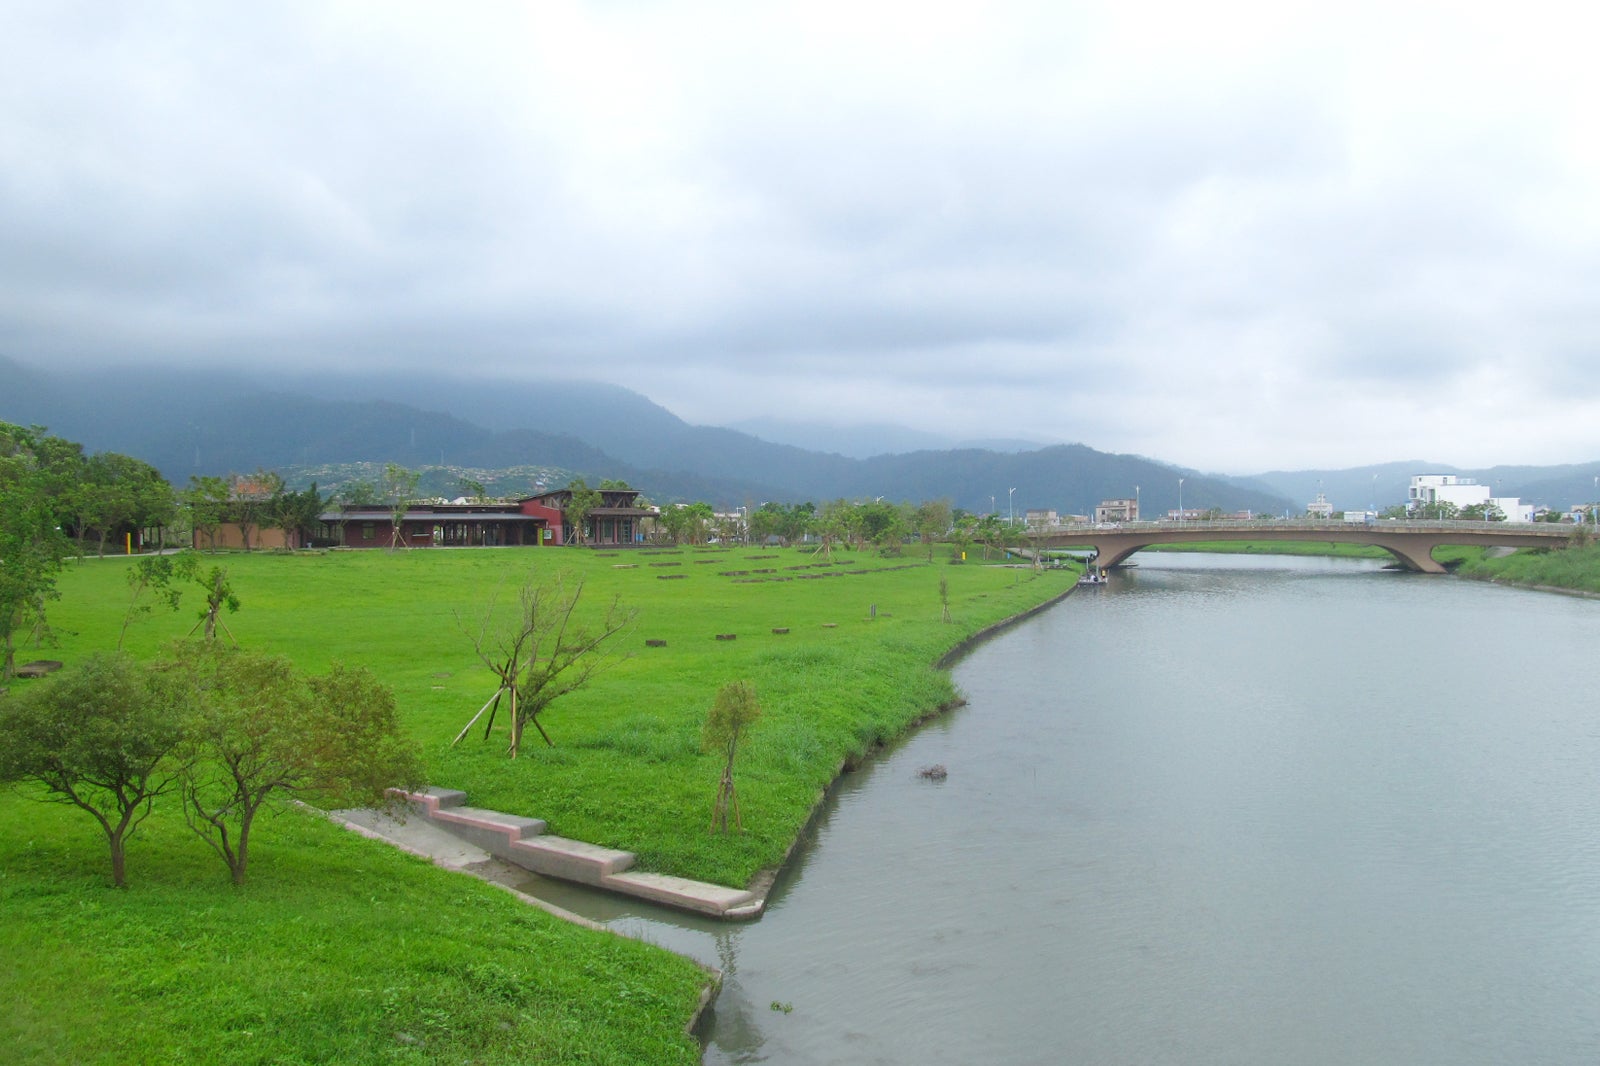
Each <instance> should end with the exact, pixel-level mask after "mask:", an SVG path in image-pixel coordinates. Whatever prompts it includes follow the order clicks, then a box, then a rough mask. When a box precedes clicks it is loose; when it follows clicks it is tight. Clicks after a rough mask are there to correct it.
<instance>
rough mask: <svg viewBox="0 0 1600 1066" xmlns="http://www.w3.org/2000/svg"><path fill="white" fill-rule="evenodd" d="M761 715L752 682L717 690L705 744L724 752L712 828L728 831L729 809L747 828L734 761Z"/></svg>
mask: <svg viewBox="0 0 1600 1066" xmlns="http://www.w3.org/2000/svg"><path fill="white" fill-rule="evenodd" d="M760 717H761V705H760V703H758V702H757V701H756V690H755V686H753V685H751V684H750V682H748V681H730V682H728V683H727V684H726V685H723V686H722V687H721V688H720V689H718V690H717V697H716V699H715V700H714V701H712V704H711V710H710V711H708V712H707V713H706V724H705V728H704V729H703V731H702V732H701V743H702V744H703V745H704V747H705V749H706V750H707V751H714V752H718V753H719V754H721V755H722V757H723V759H722V781H721V784H720V785H719V786H718V788H717V802H716V804H715V806H713V807H712V810H711V828H713V829H715V830H718V831H719V832H723V833H726V832H727V831H728V812H729V811H730V810H731V811H732V812H733V824H734V826H735V827H736V828H737V829H740V830H743V829H744V821H743V819H742V818H741V817H740V815H739V796H738V793H737V791H736V790H735V789H734V785H733V760H734V757H735V756H736V755H738V753H739V741H740V740H742V739H743V738H744V735H745V733H747V732H748V731H749V729H750V727H751V726H752V725H754V724H755V722H756V720H757V719H759V718H760Z"/></svg>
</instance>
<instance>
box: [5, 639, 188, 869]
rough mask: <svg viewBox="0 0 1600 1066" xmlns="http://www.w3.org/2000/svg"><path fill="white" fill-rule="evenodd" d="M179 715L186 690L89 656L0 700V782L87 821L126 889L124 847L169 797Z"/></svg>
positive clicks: (126, 664) (119, 662) (133, 666)
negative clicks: (100, 835)
mask: <svg viewBox="0 0 1600 1066" xmlns="http://www.w3.org/2000/svg"><path fill="white" fill-rule="evenodd" d="M187 710H188V703H187V700H186V696H185V686H184V685H181V684H174V683H172V679H170V678H168V677H164V676H162V675H161V674H159V673H157V672H156V671H153V670H151V669H150V668H148V667H146V666H142V665H140V664H137V663H135V662H133V661H132V660H130V659H128V658H126V657H124V656H121V655H110V656H96V657H93V658H90V659H88V660H86V661H85V662H84V663H83V664H82V665H81V666H78V667H75V668H70V669H68V670H63V671H62V672H61V673H60V674H58V675H56V676H55V677H52V678H49V679H48V680H46V681H43V682H40V684H39V687H38V688H34V689H31V690H30V691H29V692H27V693H25V694H23V695H19V696H16V697H11V698H6V699H3V700H0V780H4V781H12V782H17V781H28V782H33V783H35V784H37V785H39V786H41V787H42V788H43V789H44V791H45V797H44V798H46V799H49V800H52V801H55V802H59V803H68V804H71V805H73V806H75V807H78V808H80V809H82V810H84V811H87V812H88V813H89V814H91V815H93V816H94V819H95V821H96V822H98V823H99V824H100V828H101V829H102V830H104V831H105V834H106V842H107V844H108V845H109V846H110V849H111V880H112V883H113V884H115V885H116V886H117V887H118V888H122V887H125V886H126V885H127V857H126V856H127V850H126V849H127V841H128V838H129V837H131V836H132V835H133V833H134V830H135V829H137V828H138V826H139V823H140V822H142V821H144V819H145V818H146V817H147V816H148V815H149V814H150V810H151V806H152V804H153V803H154V801H155V799H156V797H157V796H160V795H161V794H162V793H164V792H166V791H168V790H169V789H171V788H172V787H173V786H174V785H175V784H176V781H177V777H178V774H179V773H180V771H181V769H182V767H181V765H180V763H179V761H178V760H177V759H176V758H175V753H176V752H177V749H178V747H179V744H180V742H181V740H182V738H183V727H184V721H185V718H186V714H187Z"/></svg>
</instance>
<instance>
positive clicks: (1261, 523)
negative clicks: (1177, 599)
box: [1025, 518, 1573, 539]
mask: <svg viewBox="0 0 1600 1066" xmlns="http://www.w3.org/2000/svg"><path fill="white" fill-rule="evenodd" d="M1357 529H1364V530H1381V531H1383V532H1393V533H1441V532H1449V533H1512V532H1515V533H1533V534H1542V535H1545V536H1549V537H1551V538H1558V539H1559V538H1565V537H1570V536H1571V535H1572V532H1573V527H1572V526H1570V525H1566V524H1558V523H1554V522H1482V521H1462V520H1459V519H1442V520H1433V519H1428V520H1424V519H1394V518H1379V519H1377V520H1375V521H1372V522H1345V521H1342V520H1341V521H1330V520H1326V519H1313V518H1273V519H1263V520H1240V519H1220V520H1205V521H1185V522H1179V521H1165V520H1163V521H1156V522H1143V521H1141V522H1100V523H1084V522H1078V523H1073V524H1065V523H1062V524H1057V525H1052V526H1042V527H1038V526H1036V527H1032V528H1029V529H1027V530H1025V532H1026V533H1028V534H1038V535H1041V536H1053V535H1057V534H1061V533H1084V534H1089V533H1107V532H1111V533H1115V532H1124V533H1147V532H1152V531H1161V532H1169V531H1176V530H1181V531H1183V532H1193V533H1207V532H1217V533H1239V532H1248V533H1261V534H1264V535H1268V536H1270V535H1271V533H1272V532H1273V531H1274V530H1283V531H1286V532H1287V531H1290V530H1293V531H1295V532H1304V531H1313V532H1340V531H1342V532H1350V531H1352V530H1357Z"/></svg>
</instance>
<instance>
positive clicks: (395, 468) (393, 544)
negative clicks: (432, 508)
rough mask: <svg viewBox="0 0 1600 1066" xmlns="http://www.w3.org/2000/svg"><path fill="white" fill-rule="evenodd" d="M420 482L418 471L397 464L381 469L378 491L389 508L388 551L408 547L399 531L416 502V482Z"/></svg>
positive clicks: (420, 476)
mask: <svg viewBox="0 0 1600 1066" xmlns="http://www.w3.org/2000/svg"><path fill="white" fill-rule="evenodd" d="M420 480H422V474H421V473H420V472H419V471H416V470H407V469H406V468H405V467H403V466H401V465H400V464H398V463H389V464H388V465H387V466H385V467H384V468H383V485H382V487H381V490H380V491H381V492H382V494H383V501H384V503H385V504H387V505H388V507H389V531H390V532H389V550H390V551H394V550H395V549H396V548H400V547H408V545H407V544H406V542H405V539H404V538H403V537H402V536H401V535H400V529H401V526H403V525H404V524H405V518H406V512H407V511H409V510H410V509H411V505H412V504H413V503H414V502H416V498H417V482H418V481H420Z"/></svg>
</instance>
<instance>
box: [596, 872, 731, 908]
mask: <svg viewBox="0 0 1600 1066" xmlns="http://www.w3.org/2000/svg"><path fill="white" fill-rule="evenodd" d="M600 887H601V888H604V889H608V890H610V891H612V892H621V893H623V894H624V895H628V896H635V897H637V898H639V899H647V900H650V901H651V902H653V903H661V904H665V905H666V906H668V907H677V908H679V909H681V910H687V911H698V912H699V913H701V914H709V915H711V916H712V917H715V918H720V917H722V916H724V915H726V914H727V913H728V912H729V911H731V910H734V909H735V908H738V907H743V906H745V905H747V904H750V903H753V902H754V901H755V895H754V893H751V892H746V891H745V890H743V889H739V888H727V887H726V886H723V885H713V884H709V883H707V882H705V881H691V880H689V879H688V878H686V877H673V876H671V875H670V874H651V873H643V872H635V871H631V870H630V871H625V872H623V873H618V874H608V875H606V876H605V877H604V878H602V879H601V881H600Z"/></svg>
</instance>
